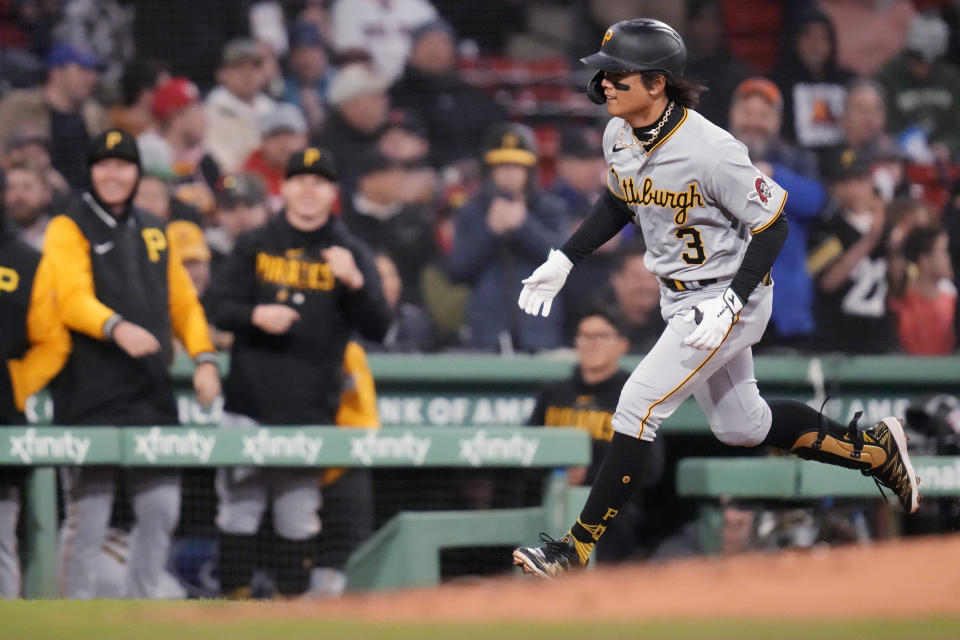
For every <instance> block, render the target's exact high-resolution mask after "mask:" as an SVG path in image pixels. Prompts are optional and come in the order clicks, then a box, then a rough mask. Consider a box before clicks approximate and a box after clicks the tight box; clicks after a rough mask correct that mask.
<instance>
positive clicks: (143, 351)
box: [110, 320, 160, 358]
mask: <svg viewBox="0 0 960 640" xmlns="http://www.w3.org/2000/svg"><path fill="white" fill-rule="evenodd" d="M110 337H112V338H113V341H114V342H116V343H117V346H118V347H120V348H121V349H123V350H124V351H126V352H127V355H129V356H130V357H131V358H139V357H141V356H147V355H150V354H151V353H157V352H158V351H160V341H159V340H157V338H156V337H155V336H154V335H153V334H152V333H150V332H149V331H147V330H146V329H144V328H143V327H141V326H140V325H138V324H134V323H132V322H130V321H129V320H121V321H120V322H118V323H117V326H116V327H114V328H113V333H111V334H110Z"/></svg>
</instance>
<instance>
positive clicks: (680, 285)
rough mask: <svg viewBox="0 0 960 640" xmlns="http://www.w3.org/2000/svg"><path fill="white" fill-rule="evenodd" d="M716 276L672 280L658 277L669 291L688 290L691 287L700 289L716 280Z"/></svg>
mask: <svg viewBox="0 0 960 640" xmlns="http://www.w3.org/2000/svg"><path fill="white" fill-rule="evenodd" d="M717 281H718V279H717V278H708V279H706V280H674V279H673V278H660V282H662V283H663V286H665V287H666V288H667V289H670V290H671V291H690V290H692V289H702V288H703V287H707V286H710V285H711V284H713V283H714V282H717Z"/></svg>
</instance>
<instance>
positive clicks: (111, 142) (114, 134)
mask: <svg viewBox="0 0 960 640" xmlns="http://www.w3.org/2000/svg"><path fill="white" fill-rule="evenodd" d="M121 142H123V134H122V133H120V132H119V131H111V132H110V133H108V134H107V139H106V140H105V141H104V144H105V145H106V147H107V149H113V148H114V147H115V146H117V145H118V144H120V143H121Z"/></svg>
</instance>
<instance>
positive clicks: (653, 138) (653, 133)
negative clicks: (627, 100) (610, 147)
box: [616, 100, 674, 151]
mask: <svg viewBox="0 0 960 640" xmlns="http://www.w3.org/2000/svg"><path fill="white" fill-rule="evenodd" d="M673 104H674V103H673V101H672V100H671V101H670V104H668V105H667V110H666V111H664V112H663V117H662V118H660V122H658V123H657V126H655V127H654V128H653V129H651V130H650V132H649V133H647V136H648V137H649V139H648V140H646V141H640V140H638V139H637V137H636V136H634V137H633V139H634V140H636V142H635V143H633V144H623V134H624V132H626V131H627V130H628V129H629V130H630V132H631V133H632V132H633V127H631V126H630V124H629V123H627V125H626V126H625V127H623V128H622V129H620V135H619V136H618V137H617V144H616V146H618V147H622V148H624V149H629V148H630V147H636V146H640V147H643V150H644V151H646V150H647V148H648V147H649V146H650V145H652V144H653V143H654V142H655V141H656V140H657V138H658V137H659V136H660V130H661V129H663V125H665V124H667V119H668V118H669V117H670V114H671V113H673Z"/></svg>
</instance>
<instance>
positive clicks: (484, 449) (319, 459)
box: [0, 426, 590, 598]
mask: <svg viewBox="0 0 960 640" xmlns="http://www.w3.org/2000/svg"><path fill="white" fill-rule="evenodd" d="M0 433H2V435H0V465H13V466H30V467H33V468H34V469H33V471H32V473H31V474H30V478H29V481H28V483H27V492H26V495H27V508H26V509H25V510H24V517H25V518H26V530H27V536H28V538H29V542H28V545H27V547H28V549H29V554H28V557H27V559H26V562H25V567H24V569H25V570H24V594H25V596H26V597H31V598H46V597H55V596H56V594H57V576H56V558H57V552H56V545H57V530H58V525H59V522H58V518H57V496H56V478H55V475H54V468H53V467H54V466H63V465H116V466H121V467H144V466H150V467H177V468H185V467H226V466H261V467H271V466H274V467H304V468H310V467H316V468H318V477H319V469H321V468H328V467H404V468H410V467H414V468H427V467H444V468H456V467H465V468H475V469H479V468H491V467H505V468H513V469H515V468H538V467H539V468H554V467H561V468H562V467H567V466H571V465H582V464H586V463H588V462H589V460H590V441H589V436H588V435H587V434H586V433H584V432H582V431H578V430H575V429H564V428H551V429H545V428H540V429H534V428H517V427H482V428H477V429H455V430H454V429H436V428H431V427H410V428H407V427H395V428H391V429H386V430H384V429H354V428H338V427H323V426H304V427H266V426H258V427H249V428H237V427H232V428H229V429H222V428H217V427H202V426H182V427H163V428H161V427H125V428H112V427H83V428H72V427H33V426H31V427H10V428H5V429H4V430H3V431H2V432H0ZM552 484H553V489H551V490H548V492H547V501H546V502H545V503H544V505H543V506H541V507H532V508H524V509H510V510H499V511H497V512H495V513H494V512H490V511H483V512H472V513H453V514H450V513H449V512H448V513H447V517H446V518H445V519H441V520H439V521H438V520H436V519H435V518H436V516H435V515H434V516H431V515H430V514H426V515H424V516H418V515H417V514H414V515H412V516H409V517H405V514H402V513H401V514H399V515H398V516H395V518H394V520H395V521H394V522H388V523H387V525H386V526H385V527H383V529H384V530H386V531H388V532H393V533H396V535H395V536H392V538H396V540H399V541H401V543H400V544H397V543H396V542H392V543H391V542H390V541H386V540H385V541H383V545H382V546H383V549H382V551H381V552H380V553H377V554H371V553H370V551H369V549H368V548H367V549H366V550H364V549H359V550H358V552H357V553H358V554H359V556H358V558H356V559H352V560H351V563H350V564H349V565H348V584H350V586H351V587H352V588H379V587H381V586H383V585H388V586H409V585H411V584H428V583H436V582H437V581H439V569H438V568H436V567H438V565H437V562H438V561H437V559H436V555H437V553H439V551H440V550H441V549H443V548H444V547H447V546H462V545H468V544H476V543H480V544H483V543H485V544H518V543H527V542H533V541H535V539H536V535H537V532H539V531H544V530H552V529H553V528H555V527H556V526H557V522H562V521H564V520H565V519H566V518H567V516H568V510H567V509H566V502H565V499H564V496H563V488H562V487H565V484H566V483H565V482H554V483H552ZM558 492H559V493H558ZM488 516H489V517H490V522H492V523H494V524H495V526H494V527H492V528H491V527H490V525H489V524H483V523H482V521H483V520H485V519H487V518H488ZM430 518H434V519H433V520H430ZM424 520H429V523H428V524H427V527H428V528H430V529H431V530H432V531H433V532H434V538H433V543H432V545H431V544H424V543H425V542H426V541H427V540H426V538H425V537H424V536H422V535H421V534H420V533H419V532H421V531H422V527H423V524H424ZM477 532H482V533H483V537H481V538H477ZM411 536H412V537H411ZM410 540H418V545H417V546H412V545H410V544H409V541H410ZM368 547H369V545H368ZM411 554H420V555H418V556H417V557H414V558H413V562H414V563H415V564H417V565H418V566H419V567H420V569H418V571H419V573H417V574H416V575H415V576H413V575H412V574H411V576H406V574H405V570H404V565H403V564H402V563H401V564H397V562H395V561H394V559H392V558H391V557H387V556H396V557H397V558H399V559H400V560H403V559H408V558H410V555H411ZM430 567H434V568H435V570H434V571H433V573H430ZM351 572H352V573H353V574H355V575H351ZM422 576H427V578H423V577H422ZM411 579H414V582H411Z"/></svg>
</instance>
